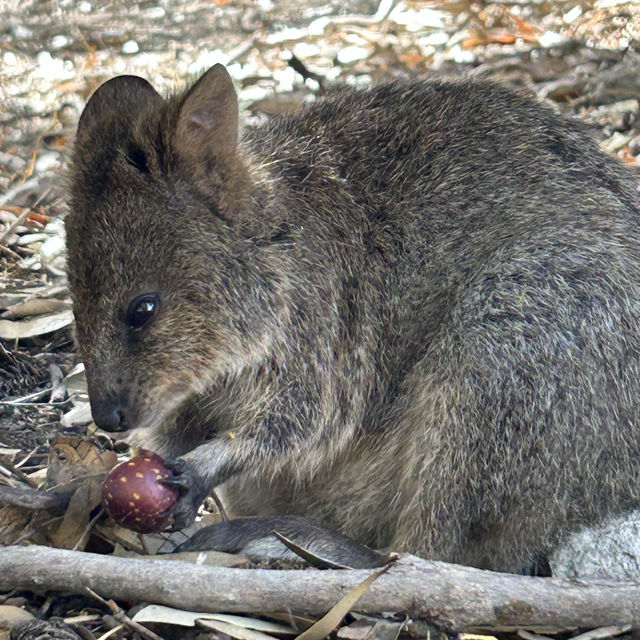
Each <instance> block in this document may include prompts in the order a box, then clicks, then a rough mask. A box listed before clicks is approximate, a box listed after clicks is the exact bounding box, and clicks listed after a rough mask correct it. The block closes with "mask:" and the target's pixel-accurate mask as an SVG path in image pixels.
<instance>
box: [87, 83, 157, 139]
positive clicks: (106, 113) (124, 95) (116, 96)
mask: <svg viewBox="0 0 640 640" xmlns="http://www.w3.org/2000/svg"><path fill="white" fill-rule="evenodd" d="M162 102H163V100H162V98H161V97H160V94H159V93H158V92H157V91H156V90H155V89H154V88H153V87H152V86H151V85H150V84H149V83H148V82H147V81H146V80H144V79H143V78H139V77H138V76H117V77H116V78H112V79H111V80H108V81H107V82H105V83H104V84H103V85H101V86H100V87H98V89H97V90H96V91H95V93H94V94H93V95H92V96H91V98H90V99H89V102H87V106H86V107H85V108H84V111H83V112H82V115H81V116H80V122H79V123H78V133H77V136H76V144H80V145H82V144H92V138H95V137H96V136H97V137H98V138H100V140H96V141H95V142H96V143H97V142H105V141H106V140H104V138H106V139H107V140H110V141H111V142H112V143H113V142H116V141H118V140H121V139H122V138H123V137H125V136H126V135H127V133H129V130H130V129H131V126H132V124H133V122H134V121H135V120H136V117H137V116H138V115H139V114H140V113H141V112H143V111H147V110H149V109H152V108H154V107H156V106H158V105H159V104H160V103H162Z"/></svg>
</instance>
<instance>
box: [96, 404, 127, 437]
mask: <svg viewBox="0 0 640 640" xmlns="http://www.w3.org/2000/svg"><path fill="white" fill-rule="evenodd" d="M91 414H92V415H93V419H94V421H95V423H96V424H97V425H98V426H99V427H100V428H101V429H104V430H105V431H126V430H127V429H129V425H128V424H127V420H126V412H125V409H124V407H123V406H122V404H121V403H120V402H117V401H115V402H114V401H110V400H98V401H96V402H94V401H92V402H91Z"/></svg>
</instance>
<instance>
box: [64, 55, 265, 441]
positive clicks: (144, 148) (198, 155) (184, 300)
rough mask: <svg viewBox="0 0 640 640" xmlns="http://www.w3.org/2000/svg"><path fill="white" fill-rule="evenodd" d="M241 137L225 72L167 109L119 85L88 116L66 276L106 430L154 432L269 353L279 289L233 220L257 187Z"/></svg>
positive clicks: (210, 75)
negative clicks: (194, 400) (189, 403)
mask: <svg viewBox="0 0 640 640" xmlns="http://www.w3.org/2000/svg"><path fill="white" fill-rule="evenodd" d="M237 131H238V106H237V99H236V94H235V91H234V88H233V84H232V81H231V78H230V77H229V75H228V73H227V71H226V70H225V69H224V67H222V66H221V65H216V66H215V67H213V68H211V69H210V70H209V71H208V72H207V73H205V74H204V76H202V77H201V78H200V80H199V81H198V82H197V83H196V84H195V85H194V86H192V87H191V88H190V89H189V90H188V91H186V92H185V93H183V94H181V95H178V96H174V97H172V98H169V99H167V100H165V99H163V98H162V97H161V96H160V95H159V94H158V93H157V92H156V91H155V89H153V87H152V86H151V85H150V84H149V83H148V82H147V81H145V80H143V79H142V78H138V77H135V76H120V77H117V78H114V79H112V80H110V81H109V82H107V83H105V84H104V85H102V86H101V87H100V88H99V89H98V90H97V91H96V92H95V93H94V94H93V96H92V97H91V99H90V100H89V102H88V104H87V106H86V108H85V110H84V112H83V113H82V116H81V118H80V123H79V126H78V133H77V138H76V143H75V149H74V155H73V163H72V169H71V176H70V178H71V212H70V214H69V215H68V217H67V219H66V233H67V245H68V271H69V282H70V287H71V293H72V298H73V302H74V312H75V317H76V329H77V331H76V335H77V340H78V344H79V347H80V351H81V355H82V356H83V359H84V361H85V365H86V371H87V378H88V382H89V394H90V400H91V407H92V411H93V415H94V419H95V421H96V422H97V424H98V425H99V426H101V427H104V428H106V429H109V430H125V429H129V428H132V427H136V426H145V425H146V426H150V425H152V424H153V423H154V422H156V423H157V422H158V421H161V420H162V419H163V418H164V417H166V416H167V414H168V413H170V412H171V411H173V410H175V409H176V407H177V406H178V405H179V404H180V403H181V402H183V401H186V399H187V398H189V397H190V396H192V395H193V394H198V393H204V392H206V391H207V388H208V387H210V386H211V385H213V384H215V382H216V379H217V378H218V379H219V377H220V376H223V375H228V373H229V371H230V370H233V369H234V368H237V367H240V366H242V365H243V364H246V362H247V361H251V360H252V359H259V358H260V357H264V356H265V355H266V354H267V352H268V350H269V345H268V344H267V343H266V342H267V341H265V339H264V336H265V332H266V329H265V323H267V322H268V318H269V316H270V314H271V310H272V308H273V305H274V300H273V296H274V287H273V281H272V279H271V278H270V276H269V270H268V269H267V268H266V267H265V266H264V265H263V264H262V263H261V260H262V259H261V257H260V255H259V253H260V252H259V247H258V244H257V243H255V242H254V241H252V239H251V238H249V237H247V234H246V233H244V232H243V231H242V225H241V224H239V223H238V222H237V220H238V219H239V218H240V217H241V216H242V208H243V207H246V203H247V201H248V199H249V197H250V196H249V191H250V189H251V185H250V182H249V178H248V173H247V170H246V168H245V165H244V162H243V160H242V157H241V154H240V153H239V151H238V148H237ZM267 333H268V332H267ZM260 351H263V353H260Z"/></svg>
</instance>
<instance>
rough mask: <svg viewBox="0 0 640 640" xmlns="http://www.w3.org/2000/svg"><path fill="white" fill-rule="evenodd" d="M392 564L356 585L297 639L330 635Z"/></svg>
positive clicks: (314, 638) (319, 638)
mask: <svg viewBox="0 0 640 640" xmlns="http://www.w3.org/2000/svg"><path fill="white" fill-rule="evenodd" d="M392 566H393V563H389V564H388V565H387V566H386V567H383V568H382V569H380V570H379V571H376V572H375V573H372V574H371V575H370V576H369V577H368V578H367V579H366V580H363V581H362V582H361V583H360V584H359V585H357V586H355V587H354V588H353V589H352V590H351V591H349V593H347V595H346V596H345V597H344V598H342V600H340V602H338V603H337V604H336V605H334V606H333V607H331V609H330V610H329V611H328V612H327V613H326V614H325V615H324V616H322V618H320V620H318V622H316V623H315V624H314V625H313V626H312V627H309V629H307V630H306V631H305V632H304V633H301V634H300V635H299V636H298V637H297V638H296V640H322V639H323V638H325V637H326V636H328V635H329V634H330V633H331V632H332V631H333V630H334V629H335V628H336V627H337V626H338V625H339V624H340V622H342V619H343V618H344V617H345V616H346V615H347V613H349V611H351V609H352V608H353V606H354V605H355V604H356V602H358V600H360V598H361V597H362V596H363V595H364V593H365V592H366V590H367V589H368V588H369V587H370V586H371V585H372V584H373V583H374V582H375V581H376V580H377V579H378V578H379V577H380V576H381V575H382V574H383V573H386V572H387V571H388V570H389V569H390V568H391V567H392Z"/></svg>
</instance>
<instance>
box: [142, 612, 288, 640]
mask: <svg viewBox="0 0 640 640" xmlns="http://www.w3.org/2000/svg"><path fill="white" fill-rule="evenodd" d="M133 619H134V620H135V621H136V622H164V623H167V624H175V625H180V626H182V627H193V626H195V623H196V620H197V621H199V622H201V623H204V622H205V621H206V622H209V621H216V622H220V623H223V624H227V625H229V626H235V627H238V628H239V629H241V630H254V631H258V632H260V631H261V632H264V633H283V634H286V635H295V633H296V631H295V629H294V628H293V627H291V626H289V625H285V624H281V623H279V622H269V621H268V620H261V619H259V618H249V617H246V616H236V615H231V614H226V613H203V612H200V611H183V610H182V609H173V608H172V607H165V606H163V605H158V604H152V605H149V606H147V607H144V609H141V610H140V611H138V613H136V615H135V616H134V617H133ZM213 628H216V627H213ZM218 630H219V629H218ZM223 633H228V632H227V631H224V632H223ZM229 635H232V636H233V637H234V638H237V637H239V636H237V635H233V634H231V633H229ZM260 635H261V636H263V637H264V634H260ZM267 637H269V638H270V637H271V636H267Z"/></svg>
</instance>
